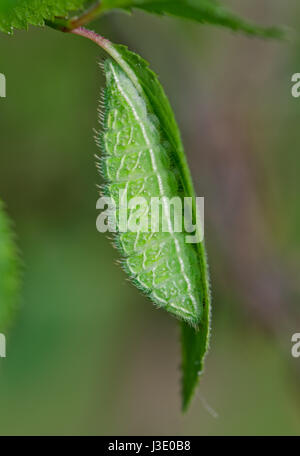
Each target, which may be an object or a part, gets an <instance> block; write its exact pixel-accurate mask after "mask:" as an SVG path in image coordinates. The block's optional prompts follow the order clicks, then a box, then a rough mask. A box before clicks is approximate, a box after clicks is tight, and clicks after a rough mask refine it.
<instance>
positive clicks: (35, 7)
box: [0, 0, 87, 33]
mask: <svg viewBox="0 0 300 456" xmlns="http://www.w3.org/2000/svg"><path fill="white" fill-rule="evenodd" d="M86 3H87V2H86V0H2V1H1V4H0V30H2V31H3V32H6V33H11V32H12V31H13V29H27V28H28V25H37V26H42V25H44V23H45V20H53V19H54V17H55V16H66V15H67V14H68V13H69V12H71V11H75V10H78V9H81V8H82V7H83V6H84V5H85V4H86Z"/></svg>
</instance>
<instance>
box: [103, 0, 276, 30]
mask: <svg viewBox="0 0 300 456" xmlns="http://www.w3.org/2000/svg"><path fill="white" fill-rule="evenodd" d="M113 8H120V9H124V10H131V9H133V8H136V9H141V10H144V11H146V12H148V13H154V14H158V15H170V16H174V17H178V18H183V19H190V20H192V21H195V22H198V23H201V24H213V25H217V26H222V27H226V28H229V29H231V30H233V31H239V32H243V33H246V34H248V35H253V36H258V37H262V38H283V37H284V31H283V30H282V29H281V28H279V27H262V26H259V25H255V24H252V23H251V22H248V21H246V20H244V19H242V18H240V17H239V16H237V15H235V14H234V13H232V12H231V11H230V10H229V9H227V8H225V7H224V6H223V5H222V4H220V3H219V2H217V1H216V0H103V2H102V3H101V10H102V11H103V12H104V11H109V10H110V9H113Z"/></svg>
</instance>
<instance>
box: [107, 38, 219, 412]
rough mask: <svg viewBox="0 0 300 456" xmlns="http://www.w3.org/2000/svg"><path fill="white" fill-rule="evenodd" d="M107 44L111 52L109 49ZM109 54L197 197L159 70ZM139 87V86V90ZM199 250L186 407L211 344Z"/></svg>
mask: <svg viewBox="0 0 300 456" xmlns="http://www.w3.org/2000/svg"><path fill="white" fill-rule="evenodd" d="M109 48H110V47H109V46H108V49H107V50H108V52H109ZM110 51H111V52H110V54H111V55H112V57H114V58H115V59H116V60H117V62H118V63H119V65H120V66H121V67H122V68H123V70H124V71H125V72H127V74H128V76H129V77H130V78H131V80H132V82H133V83H134V84H136V85H137V87H140V88H142V91H143V92H144V93H145V95H146V98H147V99H148V100H149V104H150V105H151V107H152V109H153V112H154V114H155V115H156V116H157V118H158V119H159V122H160V126H161V130H162V131H164V132H165V134H166V136H167V139H168V141H169V142H170V144H171V145H172V150H173V151H174V157H172V159H173V160H174V161H175V163H177V164H178V167H179V169H180V175H181V177H182V181H183V187H184V196H192V197H195V191H194V187H193V183H192V179H191V175H190V171H189V167H188V164H187V161H186V156H185V153H184V149H183V146H182V142H181V139H180V133H179V130H178V127H177V123H176V120H175V117H174V114H173V111H172V108H171V106H170V103H169V101H168V99H167V97H166V94H165V92H164V90H163V88H162V86H161V84H160V83H159V81H158V78H157V76H156V74H155V73H154V72H153V71H151V70H150V68H149V66H148V63H147V62H145V60H143V59H142V58H141V57H140V56H138V55H137V54H134V53H132V52H130V51H128V49H127V48H126V47H125V46H117V45H112V47H111V48H110ZM140 88H139V90H140ZM195 247H196V248H197V250H198V259H199V268H200V276H201V280H202V286H201V288H202V289H201V294H202V296H203V301H202V303H203V314H202V318H201V321H200V324H199V326H198V328H197V329H195V328H193V327H191V326H190V325H189V324H187V323H186V322H181V328H182V337H181V342H182V356H183V359H182V373H183V377H182V404H183V409H184V410H186V409H187V407H188V404H189V402H190V400H191V398H192V395H193V391H194V389H195V387H196V385H197V382H198V378H199V375H200V373H201V372H202V370H203V360H204V356H205V354H206V351H207V348H208V340H209V331H210V292H209V278H208V269H207V263H206V254H205V247H204V244H203V243H198V244H195Z"/></svg>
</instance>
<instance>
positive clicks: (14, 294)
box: [0, 201, 20, 332]
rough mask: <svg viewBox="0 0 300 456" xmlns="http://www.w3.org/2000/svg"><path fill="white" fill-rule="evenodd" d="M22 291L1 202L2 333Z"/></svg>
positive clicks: (12, 239) (0, 285)
mask: <svg viewBox="0 0 300 456" xmlns="http://www.w3.org/2000/svg"><path fill="white" fill-rule="evenodd" d="M19 291H20V263H19V257H18V253H17V248H16V245H15V242H14V235H13V233H12V230H11V222H10V220H9V219H8V217H7V215H6V213H5V211H4V207H3V203H2V202H1V201H0V332H3V331H5V330H6V329H7V327H8V326H9V324H10V322H11V319H12V318H13V315H14V313H15V310H16V307H17V303H18V299H19Z"/></svg>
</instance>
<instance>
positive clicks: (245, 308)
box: [0, 0, 300, 435]
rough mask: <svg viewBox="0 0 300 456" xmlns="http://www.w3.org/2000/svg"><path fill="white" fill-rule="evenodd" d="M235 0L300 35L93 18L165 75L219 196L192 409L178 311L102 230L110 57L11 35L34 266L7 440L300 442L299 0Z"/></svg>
mask: <svg viewBox="0 0 300 456" xmlns="http://www.w3.org/2000/svg"><path fill="white" fill-rule="evenodd" d="M224 3H226V4H229V5H231V6H232V8H233V9H234V10H235V11H237V12H240V13H243V15H244V16H247V17H248V18H251V19H253V20H255V21H258V22H261V23H265V24H274V23H275V24H276V23H277V24H286V25H289V26H290V27H293V28H294V30H295V32H294V41H293V42H292V43H277V42H267V41H260V40H257V39H249V38H246V37H243V36H240V35H234V34H232V33H230V32H228V31H227V30H223V29H220V30H219V29H217V28H214V27H206V26H202V27H201V26H198V25H196V24H193V23H190V22H181V21H179V20H175V19H170V18H164V19H161V18H157V17H153V16H149V15H146V14H142V13H135V14H134V15H133V16H127V15H124V14H119V13H116V14H111V15H109V16H106V17H105V18H103V19H101V20H100V21H98V22H97V23H96V24H93V28H95V29H96V30H97V31H98V32H99V33H102V34H103V35H105V36H107V37H109V38H111V39H112V40H113V41H115V42H119V43H123V44H127V45H128V46H129V47H130V48H131V49H132V50H135V51H137V52H138V53H140V54H141V55H142V56H143V57H145V58H146V59H147V60H148V61H149V62H150V63H151V67H152V68H153V69H154V70H155V71H156V72H157V73H158V74H159V76H160V79H161V81H162V83H163V85H164V87H165V90H166V92H167V94H168V96H169V97H170V100H171V104H172V106H173V108H174V110H175V113H176V117H177V119H178V122H179V125H180V128H181V131H182V136H183V140H184V144H185V147H186V152H187V156H188V160H189V163H190V165H191V169H192V173H193V177H194V182H195V185H196V188H197V193H198V195H199V196H205V217H206V219H205V222H206V242H207V248H208V254H209V262H210V271H211V282H212V292H213V332H212V340H211V349H210V354H209V356H208V358H207V363H206V372H205V375H204V376H203V377H202V378H201V382H200V388H199V390H198V393H197V396H196V397H195V399H194V402H193V404H192V407H191V410H190V411H189V412H188V414H187V415H185V416H182V415H181V413H180V398H179V391H180V389H179V380H180V370H179V365H180V346H179V342H178V336H179V330H178V326H177V324H176V321H175V319H172V318H170V316H169V315H167V314H165V313H164V312H163V311H157V310H155V308H154V306H153V305H152V304H151V303H150V302H148V301H147V300H146V299H145V298H144V297H143V296H142V295H141V294H140V293H139V292H138V291H137V290H136V289H135V288H134V287H133V286H132V285H130V284H129V283H128V281H127V280H126V275H125V274H124V273H123V271H122V270H121V269H120V267H119V266H117V265H116V264H115V260H116V259H117V257H118V255H117V252H116V251H115V250H114V249H113V248H112V247H111V245H110V243H109V241H108V240H107V239H106V238H105V236H103V235H100V234H99V233H97V231H96V227H95V222H96V216H97V212H96V209H95V205H96V199H97V190H96V184H99V183H101V179H100V177H99V176H98V175H97V172H96V170H95V166H94V154H95V153H97V149H96V146H95V144H94V141H93V128H98V125H97V115H96V110H97V106H98V99H99V98H100V88H101V87H103V84H104V79H103V76H102V75H101V71H100V69H99V67H98V65H97V62H98V61H99V60H100V59H101V58H103V57H104V54H103V53H102V51H101V50H99V49H98V48H97V47H96V46H95V45H94V44H93V43H90V42H88V41H85V40H84V39H81V38H79V37H75V36H69V35H65V34H62V33H59V32H55V31H53V30H50V29H34V28H32V29H30V31H29V32H28V33H26V32H16V33H15V35H14V36H13V37H7V36H5V35H3V34H2V35H1V37H0V72H2V73H4V74H5V75H6V78H7V98H6V99H1V100H0V144H1V154H0V195H1V197H2V198H3V199H4V200H5V201H6V203H7V206H8V208H9V212H10V214H11V216H12V217H13V218H14V220H15V227H16V231H17V234H18V239H19V246H20V248H21V250H22V253H23V260H24V263H25V266H24V296H23V305H22V309H21V312H20V313H19V316H18V319H17V321H16V322H15V325H14V328H13V330H12V331H11V333H10V335H9V340H8V353H7V355H8V356H7V358H6V359H5V360H4V359H2V360H0V434H2V435H3V434H4V435H5V434H75V435H76V434H107V435H114V434H119V435H122V434H123V435H127V434H131V435H134V434H136V435H139V434H144V435H155V434H157V435H163V434H165V435H166V434H169V435H176V434H178V435H206V434H209V435H211V434H212V435H215V434H222V435H223V434H230V435H232V434H235V435H237V434H250V435H253V434H254V435H261V434H292V435H294V434H299V431H300V395H299V381H300V375H299V374H300V359H293V358H292V357H291V336H292V334H293V333H295V332H300V313H299V294H300V293H299V265H300V257H299V241H300V212H299V202H298V197H299V177H298V176H299V172H300V158H299V146H300V144H299V143H300V135H299V125H298V124H299V112H300V101H299V99H298V100H297V99H293V98H292V96H291V93H290V90H291V85H292V84H291V82H290V81H291V76H292V74H293V73H296V72H300V46H299V43H298V35H299V26H300V5H299V2H298V1H297V0H293V1H292V0H290V1H289V2H282V1H280V0H251V1H250V0H247V1H245V2H242V3H243V5H241V2H239V1H238V0H231V1H230V2H229V1H227V2H224ZM210 407H211V408H212V409H213V410H214V411H215V412H216V413H217V415H218V416H217V417H216V413H212V412H210V411H209V409H210Z"/></svg>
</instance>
